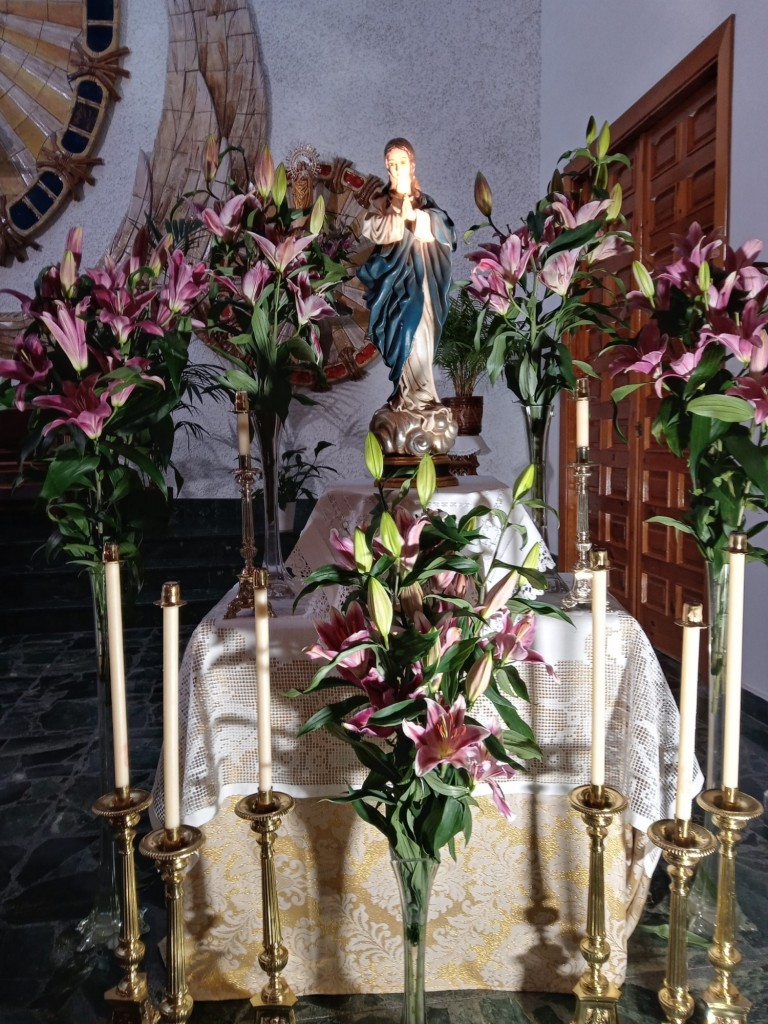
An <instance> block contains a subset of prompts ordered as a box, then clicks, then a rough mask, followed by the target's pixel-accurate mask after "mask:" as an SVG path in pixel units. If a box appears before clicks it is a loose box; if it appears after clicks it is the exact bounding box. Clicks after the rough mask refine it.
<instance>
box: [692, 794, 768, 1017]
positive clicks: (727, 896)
mask: <svg viewBox="0 0 768 1024" xmlns="http://www.w3.org/2000/svg"><path fill="white" fill-rule="evenodd" d="M696 802H697V803H698V805H699V807H701V808H702V809H703V810H705V811H706V812H707V814H711V815H712V822H713V824H714V825H715V827H716V828H717V838H718V840H719V842H720V863H719V865H718V878H717V911H716V913H715V934H714V936H713V941H712V945H711V946H710V947H709V952H708V954H707V955H708V956H709V961H710V963H711V964H712V966H713V967H714V969H715V973H716V975H717V977H716V979H715V981H713V982H712V984H711V985H709V987H708V988H707V990H706V992H705V993H704V1002H705V1003H706V1004H707V1006H708V1008H709V1014H708V1018H707V1019H708V1020H709V1021H711V1022H712V1024H721V1022H723V1024H725V1022H728V1021H740V1022H742V1024H746V1020H747V1017H748V1014H749V1011H750V1009H751V1008H752V1004H751V1003H750V1002H749V1001H748V1000H746V999H745V998H744V997H743V996H742V995H741V993H740V992H739V990H738V988H737V987H736V985H735V984H734V983H733V980H732V975H733V972H734V971H735V969H736V968H737V967H738V965H739V963H740V962H741V953H740V952H739V951H738V949H737V948H736V942H735V940H736V931H737V929H736V846H737V844H738V843H740V842H741V840H742V832H743V831H744V829H745V828H746V827H747V824H748V823H749V822H750V821H752V819H753V818H759V817H760V815H761V814H762V813H763V808H762V805H761V804H760V803H759V801H757V800H755V799H754V797H751V796H748V795H747V794H746V793H742V792H740V791H739V790H738V789H707V790H705V791H704V792H703V793H700V794H699V796H698V797H697V798H696Z"/></svg>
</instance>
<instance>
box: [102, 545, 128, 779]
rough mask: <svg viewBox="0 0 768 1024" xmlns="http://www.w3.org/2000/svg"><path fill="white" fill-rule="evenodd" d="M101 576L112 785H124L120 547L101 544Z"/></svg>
mask: <svg viewBox="0 0 768 1024" xmlns="http://www.w3.org/2000/svg"><path fill="white" fill-rule="evenodd" d="M104 577H105V586H106V593H107V629H108V632H109V678H110V689H111V694H112V745H113V750H114V757H115V789H126V788H127V787H128V781H129V772H128V708H127V704H126V698H125V653H124V651H123V605H122V599H121V596H120V548H119V546H118V545H117V544H105V545H104Z"/></svg>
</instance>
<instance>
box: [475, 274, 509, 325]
mask: <svg viewBox="0 0 768 1024" xmlns="http://www.w3.org/2000/svg"><path fill="white" fill-rule="evenodd" d="M509 289H510V286H509V285H508V284H507V282H506V281H505V280H504V277H503V275H502V274H500V273H497V272H496V271H481V270H480V269H479V267H475V269H474V270H473V271H472V274H471V275H470V281H469V291H470V293H471V294H472V295H473V296H474V297H475V298H476V299H477V301H478V302H481V303H482V304H483V305H484V306H488V308H489V309H490V310H492V311H493V312H494V313H498V314H499V315H500V316H505V315H506V314H507V312H508V311H509V307H510V305H511V300H510V296H509Z"/></svg>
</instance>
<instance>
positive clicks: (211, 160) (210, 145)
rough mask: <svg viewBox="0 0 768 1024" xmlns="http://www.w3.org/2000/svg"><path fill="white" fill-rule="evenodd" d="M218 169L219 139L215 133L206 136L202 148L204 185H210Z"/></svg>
mask: <svg viewBox="0 0 768 1024" xmlns="http://www.w3.org/2000/svg"><path fill="white" fill-rule="evenodd" d="M218 169H219V140H218V139H217V138H216V136H215V135H213V134H211V135H209V136H208V138H207V140H206V143H205V149H204V150H203V177H204V178H205V183H206V185H210V184H211V182H212V181H213V179H214V178H215V177H216V172H217V171H218Z"/></svg>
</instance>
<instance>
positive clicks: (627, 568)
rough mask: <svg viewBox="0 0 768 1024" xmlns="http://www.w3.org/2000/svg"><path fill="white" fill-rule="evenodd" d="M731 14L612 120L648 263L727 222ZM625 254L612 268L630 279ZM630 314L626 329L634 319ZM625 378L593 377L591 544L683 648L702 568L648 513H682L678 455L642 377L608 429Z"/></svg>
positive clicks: (565, 427) (654, 625)
mask: <svg viewBox="0 0 768 1024" xmlns="http://www.w3.org/2000/svg"><path fill="white" fill-rule="evenodd" d="M732 39H733V19H732V18H731V19H729V20H728V21H727V22H725V23H724V24H723V25H722V26H721V27H720V28H719V29H717V30H716V31H715V32H714V33H712V35H711V36H709V37H708V38H707V39H706V40H704V42H703V43H702V44H701V45H700V46H699V47H697V49H696V50H694V51H693V53H691V54H690V55H689V56H688V57H687V58H686V59H685V60H684V61H682V62H681V64H680V65H678V66H677V67H676V68H675V69H674V70H673V71H672V72H670V74H669V75H667V76H666V77H665V78H664V79H663V80H662V81H661V82H660V83H659V84H658V85H657V86H656V87H654V89H652V90H651V91H650V92H649V93H648V94H647V95H646V96H644V97H643V98H642V99H641V100H640V101H639V102H638V103H637V104H635V106H633V107H632V109H631V110H630V111H628V112H627V113H626V114H625V115H623V116H622V117H621V118H619V120H618V121H617V122H616V124H615V125H614V126H613V131H612V138H613V144H614V147H615V149H616V150H618V151H620V152H623V153H626V154H627V156H629V157H630V159H631V160H632V167H631V169H629V170H622V172H621V174H620V175H619V176H618V180H619V181H621V184H622V189H623V191H624V196H625V213H626V215H627V219H628V226H629V229H630V231H631V232H632V234H633V237H634V238H635V239H636V241H637V243H638V248H639V252H638V253H637V255H638V256H639V257H640V258H641V259H642V260H643V261H644V262H645V263H646V264H652V263H659V262H663V261H664V260H665V259H669V258H671V248H672V241H673V238H672V236H673V235H675V234H685V233H686V232H687V230H688V227H689V225H690V224H691V223H692V222H693V221H698V222H699V223H700V224H701V226H702V227H703V229H704V230H705V231H711V230H712V229H713V228H719V229H721V230H725V229H726V228H727V224H726V197H727V192H728V187H727V183H728V162H729V152H730V131H729V126H730V83H731V73H730V68H731V63H730V62H731V52H732ZM632 258H633V257H632V256H629V257H625V258H624V259H623V260H622V261H621V262H619V263H618V264H617V265H616V266H615V267H614V268H612V269H614V270H615V271H616V272H617V273H618V274H619V276H620V277H621V278H622V280H623V281H624V282H625V284H628V285H630V286H631V283H630V268H631V261H632ZM639 326H640V321H639V319H638V317H637V314H635V315H634V318H633V322H632V323H631V324H630V329H631V330H632V331H633V332H635V331H637V330H638V329H639ZM601 347H602V339H601V338H600V337H599V335H597V334H596V332H593V333H592V334H591V335H590V334H587V333H586V332H584V333H583V334H582V335H581V336H579V337H577V338H576V339H574V352H575V354H576V356H577V358H581V359H590V360H591V361H592V362H593V363H594V362H595V356H596V354H597V352H599V350H600V348H601ZM598 366H599V364H598ZM625 382H626V380H625V379H621V378H619V379H617V380H610V379H609V378H608V377H607V376H603V378H602V379H601V381H600V384H599V386H598V384H597V382H593V385H592V397H593V402H592V404H591V406H590V413H591V431H592V434H591V437H590V446H591V450H590V456H591V458H592V461H593V462H594V463H595V464H596V467H597V468H596V471H595V472H593V475H592V480H591V483H592V491H591V494H590V529H591V533H592V538H593V543H594V544H596V545H599V546H601V547H607V548H608V551H609V557H610V561H611V568H612V572H611V590H612V592H613V593H614V594H615V595H616V597H617V598H618V599H619V600H620V601H621V602H622V604H624V605H625V607H626V608H627V609H628V610H629V611H630V612H631V613H632V614H633V615H634V616H635V617H636V618H637V619H638V621H639V622H640V624H641V625H642V627H643V629H644V630H645V632H646V633H647V634H648V636H649V637H650V639H651V642H652V643H653V644H654V646H655V647H656V648H657V649H658V650H661V651H664V652H666V653H668V654H673V655H679V645H680V638H679V630H678V629H676V627H675V625H674V623H675V619H676V618H678V617H679V615H680V612H681V609H682V603H683V601H694V600H703V598H704V594H705V589H706V588H705V571H704V565H703V561H702V559H701V557H700V555H699V554H698V551H697V550H696V547H695V545H694V544H693V542H692V541H691V540H690V538H688V537H687V536H684V535H683V534H678V533H676V532H675V531H673V530H671V529H670V528H668V527H665V526H659V525H657V524H652V523H648V522H647V520H648V519H649V518H650V517H652V516H655V515H668V516H675V517H677V516H679V514H680V512H681V510H683V509H685V507H686V505H687V499H688V487H689V479H688V472H687V468H686V464H685V462H684V460H682V459H677V458H675V456H673V455H672V454H671V453H670V452H669V451H668V450H667V449H666V448H665V447H663V446H661V445H659V444H657V443H656V441H655V440H654V438H653V435H652V432H651V423H652V420H653V417H654V415H655V413H656V410H657V409H658V404H659V400H658V399H657V398H656V396H655V394H654V392H653V391H652V389H647V388H643V389H641V390H640V391H638V392H636V393H635V394H634V395H633V396H632V397H631V398H630V399H628V400H626V401H625V402H624V403H623V407H622V410H621V416H620V420H619V426H620V429H621V431H622V433H623V434H624V436H625V437H626V442H625V441H623V440H622V439H621V438H620V437H618V436H617V434H616V433H615V431H614V428H613V423H612V416H613V408H612V403H611V400H610V393H611V391H612V389H613V388H614V387H616V386H618V385H619V384H621V383H625ZM571 406H572V403H569V402H566V403H564V415H562V416H561V501H560V507H561V509H562V510H563V512H562V514H561V532H560V535H561V537H562V538H570V539H571V542H570V543H568V544H566V543H561V552H562V554H563V560H564V563H565V564H566V565H568V564H572V559H573V555H574V548H573V542H572V538H573V537H574V536H575V507H574V502H573V494H572V485H571V484H570V480H569V477H570V473H569V471H568V462H569V460H571V459H572V458H573V455H572V454H570V453H573V452H574V445H575V424H574V416H573V409H572V407H571Z"/></svg>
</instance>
